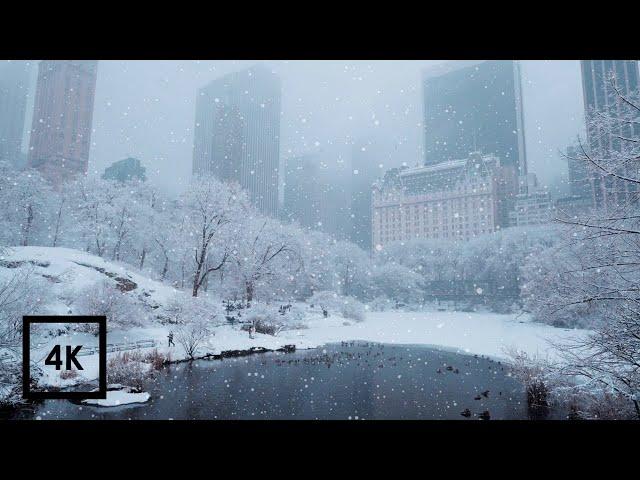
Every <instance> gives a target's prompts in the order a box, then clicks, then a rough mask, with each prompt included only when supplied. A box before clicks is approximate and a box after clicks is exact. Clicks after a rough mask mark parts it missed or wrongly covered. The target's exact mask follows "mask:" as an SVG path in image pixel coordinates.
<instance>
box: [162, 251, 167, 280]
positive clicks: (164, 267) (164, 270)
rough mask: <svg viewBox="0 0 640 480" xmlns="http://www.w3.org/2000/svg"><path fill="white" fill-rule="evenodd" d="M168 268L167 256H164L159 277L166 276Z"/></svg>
mask: <svg viewBox="0 0 640 480" xmlns="http://www.w3.org/2000/svg"><path fill="white" fill-rule="evenodd" d="M168 269H169V257H167V256H166V255H165V256H164V265H163V266H162V273H161V274H160V279H161V280H164V279H165V278H166V277H167V270H168Z"/></svg>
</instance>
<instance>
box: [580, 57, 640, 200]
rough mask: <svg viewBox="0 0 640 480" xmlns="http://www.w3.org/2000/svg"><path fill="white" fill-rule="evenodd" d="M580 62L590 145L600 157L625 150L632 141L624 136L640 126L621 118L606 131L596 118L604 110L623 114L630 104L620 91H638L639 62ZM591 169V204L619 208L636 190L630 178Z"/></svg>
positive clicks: (633, 135) (639, 135)
mask: <svg viewBox="0 0 640 480" xmlns="http://www.w3.org/2000/svg"><path fill="white" fill-rule="evenodd" d="M580 66H581V70H582V91H583V95H584V108H585V120H586V124H587V142H588V148H589V150H590V152H591V154H592V155H594V156H596V157H600V158H606V157H609V156H610V155H611V154H612V153H614V152H622V150H623V149H624V148H625V147H627V146H629V145H630V144H631V142H628V141H623V140H622V139H621V138H626V139H634V138H640V126H639V125H637V124H634V123H633V122H620V125H619V130H618V131H614V132H612V131H605V130H604V129H603V127H602V126H601V125H599V124H598V122H597V121H596V122H594V121H593V120H594V119H595V118H596V116H597V115H598V114H602V113H604V114H605V115H607V116H609V117H612V118H616V117H617V116H622V115H623V112H624V110H625V109H627V108H628V107H627V106H626V105H625V104H624V102H623V101H622V99H620V97H619V95H618V93H617V92H620V93H621V94H622V95H623V96H625V97H629V96H633V95H637V94H638V93H639V92H638V88H639V86H640V80H639V73H638V62H637V61H636V60H581V62H580ZM616 90H617V92H616ZM622 153H624V152H622ZM589 173H590V182H591V189H592V204H593V205H595V206H596V207H604V208H607V209H610V208H616V207H618V206H619V205H621V204H623V203H624V202H625V201H626V199H628V198H630V197H629V195H630V194H633V193H635V190H636V189H635V186H633V185H631V184H630V183H629V182H620V181H617V180H616V179H615V178H613V177H610V176H609V177H607V176H602V175H600V174H599V173H598V172H597V171H595V169H591V171H590V172H589ZM632 190H633V191H632Z"/></svg>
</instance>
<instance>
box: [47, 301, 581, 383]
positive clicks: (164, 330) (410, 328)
mask: <svg viewBox="0 0 640 480" xmlns="http://www.w3.org/2000/svg"><path fill="white" fill-rule="evenodd" d="M345 323H347V325H345ZM170 329H171V326H170V325H167V326H153V327H148V328H133V329H130V330H117V331H113V332H109V334H108V340H109V342H110V343H116V342H124V341H136V340H138V339H141V338H145V339H154V340H155V341H156V342H157V345H158V346H157V347H155V348H156V349H157V350H158V352H159V353H161V354H163V355H165V356H169V357H170V358H171V360H172V361H183V360H186V359H187V358H188V357H187V356H186V355H185V353H184V352H183V350H182V348H181V347H180V346H179V345H178V346H174V347H168V346H167V335H168V332H169V331H170ZM588 333H589V332H588V331H585V330H566V329H558V328H554V327H550V326H547V325H541V324H537V323H533V322H530V321H528V320H527V319H526V318H525V319H524V320H523V318H522V317H518V316H517V315H498V314H490V313H466V312H398V311H391V312H370V313H369V314H368V316H367V319H366V320H365V321H364V322H360V323H355V322H349V321H346V320H345V319H344V318H342V317H338V316H330V317H329V318H326V319H325V318H322V319H315V318H314V319H311V320H309V322H308V328H306V329H301V330H285V331H282V332H281V333H280V334H279V335H278V336H271V335H262V334H255V335H254V338H249V335H248V334H247V332H245V331H242V330H240V329H239V328H237V327H232V326H230V325H228V326H227V325H225V326H220V327H216V328H215V329H214V331H213V335H211V336H210V337H209V338H208V339H207V341H206V342H205V343H204V344H203V345H202V347H201V348H200V349H199V350H198V352H197V357H205V356H209V357H211V356H217V355H220V354H222V352H226V351H234V350H238V351H249V350H251V349H256V350H259V349H266V350H269V351H274V350H278V349H281V348H283V347H285V346H286V345H295V348H296V349H311V348H318V347H321V346H323V345H326V344H329V343H339V342H343V341H367V342H376V343H389V344H396V345H423V346H429V347H433V348H439V349H446V350H450V351H454V352H457V353H462V354H477V355H483V356H487V357H490V358H494V359H500V360H504V359H505V358H506V350H507V349H509V348H517V349H518V350H522V351H525V352H527V353H528V354H530V355H537V356H540V357H543V358H554V357H555V350H554V347H552V346H551V345H550V344H549V340H553V341H558V340H568V339H569V338H575V337H576V336H583V335H586V334H588ZM53 342H55V343H58V344H63V345H64V344H66V343H68V344H78V343H79V342H94V343H95V337H92V336H91V335H88V334H75V335H70V336H63V337H53V338H51V339H50V340H49V342H47V343H43V344H42V345H41V347H40V349H39V350H41V351H43V352H44V351H46V350H47V349H48V348H49V343H53ZM153 349H154V348H146V349H141V351H142V352H143V353H144V352H147V351H151V350H153ZM113 355H116V354H109V355H108V356H109V357H112V356H113ZM81 358H82V364H83V366H84V370H83V371H81V372H79V376H78V377H77V378H76V379H74V380H60V377H59V372H56V371H55V369H53V367H51V369H45V371H44V376H43V377H42V378H41V383H42V384H43V385H50V386H55V387H58V388H63V387H67V386H70V385H73V384H75V383H80V382H84V381H90V380H94V379H96V378H97V376H98V364H97V362H98V359H97V355H87V356H84V357H81Z"/></svg>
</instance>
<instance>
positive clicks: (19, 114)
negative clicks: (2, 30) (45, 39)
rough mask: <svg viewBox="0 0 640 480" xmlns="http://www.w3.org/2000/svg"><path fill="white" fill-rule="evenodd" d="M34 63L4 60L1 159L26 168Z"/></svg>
mask: <svg viewBox="0 0 640 480" xmlns="http://www.w3.org/2000/svg"><path fill="white" fill-rule="evenodd" d="M31 66H32V64H31V62H27V61H21V60H3V61H1V62H0V161H4V162H10V163H11V164H12V165H14V166H15V167H17V168H20V167H22V166H23V165H22V163H23V162H22V157H23V154H22V140H23V138H24V130H25V129H24V120H25V113H26V109H27V96H28V94H29V76H30V72H31Z"/></svg>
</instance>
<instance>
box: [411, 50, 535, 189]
mask: <svg viewBox="0 0 640 480" xmlns="http://www.w3.org/2000/svg"><path fill="white" fill-rule="evenodd" d="M423 97H424V98H423V100H424V129H425V159H424V162H425V165H435V164H437V163H441V162H446V161H450V160H452V159H456V158H466V157H467V156H468V155H469V153H470V152H476V151H478V152H481V153H482V154H485V155H495V156H497V157H499V158H500V161H501V162H502V164H503V165H504V166H511V167H513V168H514V169H515V173H516V175H517V176H518V177H523V176H525V175H526V173H527V161H526V153H525V140H524V121H523V118H524V115H523V109H522V95H521V79H520V67H519V63H518V62H517V61H512V60H491V61H459V62H453V63H447V64H443V65H437V66H435V67H433V68H431V69H429V70H427V71H425V72H424V76H423Z"/></svg>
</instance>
